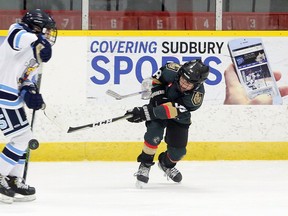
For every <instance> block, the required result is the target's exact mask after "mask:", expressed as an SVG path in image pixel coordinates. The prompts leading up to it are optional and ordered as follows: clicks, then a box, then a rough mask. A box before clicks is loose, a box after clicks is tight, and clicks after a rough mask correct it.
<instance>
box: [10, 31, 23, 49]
mask: <svg viewBox="0 0 288 216" xmlns="http://www.w3.org/2000/svg"><path fill="white" fill-rule="evenodd" d="M19 31H21V29H13V31H12V32H11V33H10V35H9V36H8V43H9V45H10V47H11V48H12V49H13V50H16V51H17V49H15V47H14V43H13V42H14V38H15V35H16V34H17V33H18V32H19ZM18 45H19V43H18Z"/></svg>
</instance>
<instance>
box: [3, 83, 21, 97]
mask: <svg viewBox="0 0 288 216" xmlns="http://www.w3.org/2000/svg"><path fill="white" fill-rule="evenodd" d="M1 90H4V91H7V92H10V93H14V94H15V95H18V93H19V90H18V89H14V88H11V87H10V86H6V85H2V84H0V91H1Z"/></svg>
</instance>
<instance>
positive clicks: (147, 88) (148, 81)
mask: <svg viewBox="0 0 288 216" xmlns="http://www.w3.org/2000/svg"><path fill="white" fill-rule="evenodd" d="M151 88H152V78H151V77H148V78H145V79H144V80H143V81H142V83H141V91H138V92H134V93H130V94H126V95H120V94H118V93H117V92H115V91H112V90H110V89H108V90H107V91H106V94H107V95H109V96H111V97H114V98H115V99H116V100H122V99H124V98H128V97H132V96H136V95H139V94H141V99H143V100H148V99H150V96H151Z"/></svg>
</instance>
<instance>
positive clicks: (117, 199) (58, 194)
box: [0, 161, 288, 216]
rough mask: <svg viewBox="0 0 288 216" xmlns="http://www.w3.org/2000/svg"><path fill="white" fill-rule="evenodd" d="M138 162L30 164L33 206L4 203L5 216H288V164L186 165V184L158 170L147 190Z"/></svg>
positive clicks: (1, 211) (180, 166) (183, 164)
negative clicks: (34, 193)
mask: <svg viewBox="0 0 288 216" xmlns="http://www.w3.org/2000/svg"><path fill="white" fill-rule="evenodd" d="M137 168H138V163H136V162H61V163H54V162H53V163H52V162H47V163H42V162H41V163H40V162H31V163H30V164H29V170H28V177H27V182H28V183H29V184H30V185H33V186H35V187H36V190H37V199H36V200H35V201H33V202H26V203H13V204H12V205H8V204H3V203H0V215H1V216H14V215H15V216H16V215H17V216H19V215H21V216H43V215H44V216H46V215H50V216H53V215H68V216H86V215H87V216H88V215H89V216H90V215H91V216H92V215H93V216H96V215H99V216H106V215H109V216H110V215H111V216H114V215H117V216H119V215H120V216H122V215H123V216H158V215H159V216H169V215H171V216H172V215H173V216H175V215H181V216H186V215H187V216H200V215H201V216H202V215H203V216H214V215H217V216H218V215H219V216H232V215H233V216H240V215H241V216H250V215H251V216H282V215H283V216H284V215H285V216H287V215H288V187H287V185H288V172H287V170H288V161H211V162H198V161H197V162H187V161H183V162H180V163H179V164H178V165H177V168H178V169H179V170H180V171H181V172H182V174H183V181H182V183H181V184H178V183H173V182H172V181H167V179H166V178H165V177H164V176H163V173H162V172H161V170H159V168H158V167H157V165H154V166H153V167H152V169H151V172H150V180H149V183H148V184H147V185H145V188H144V189H137V188H136V187H135V182H136V181H135V177H134V176H133V174H134V173H135V172H136V171H137Z"/></svg>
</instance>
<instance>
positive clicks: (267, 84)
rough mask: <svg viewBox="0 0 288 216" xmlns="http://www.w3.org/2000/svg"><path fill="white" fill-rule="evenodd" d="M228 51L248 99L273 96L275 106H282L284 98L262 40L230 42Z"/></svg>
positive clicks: (250, 39) (249, 39)
mask: <svg viewBox="0 0 288 216" xmlns="http://www.w3.org/2000/svg"><path fill="white" fill-rule="evenodd" d="M228 49H229V52H230V56H231V59H232V61H233V63H234V66H235V70H236V72H237V75H238V78H239V81H240V83H241V84H242V85H243V87H244V89H245V91H246V93H247V95H248V97H249V98H250V99H253V98H255V97H256V96H258V95H261V94H268V95H271V96H272V99H273V104H282V97H281V95H280V92H279V89H278V87H277V84H276V80H275V78H274V75H273V72H272V71H271V67H270V65H269V62H268V59H267V54H266V51H265V49H264V46H263V42H262V40H261V39H260V38H240V39H235V40H231V41H229V42H228Z"/></svg>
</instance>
